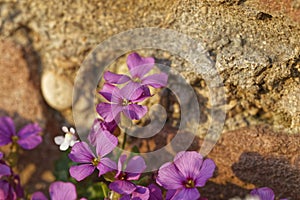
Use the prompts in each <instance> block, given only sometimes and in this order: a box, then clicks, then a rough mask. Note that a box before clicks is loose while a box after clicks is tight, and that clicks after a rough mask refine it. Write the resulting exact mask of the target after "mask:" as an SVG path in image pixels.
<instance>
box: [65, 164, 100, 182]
mask: <svg viewBox="0 0 300 200" xmlns="http://www.w3.org/2000/svg"><path fill="white" fill-rule="evenodd" d="M95 168H96V167H95V166H93V165H92V164H82V165H76V166H71V167H70V170H69V172H70V175H71V176H72V177H73V178H75V179H76V180H77V181H81V180H83V179H85V178H86V177H88V176H89V175H91V174H92V173H93V172H94V170H95Z"/></svg>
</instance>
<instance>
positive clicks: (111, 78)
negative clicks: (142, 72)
mask: <svg viewBox="0 0 300 200" xmlns="http://www.w3.org/2000/svg"><path fill="white" fill-rule="evenodd" d="M104 79H105V81H106V82H108V83H113V84H123V83H126V82H128V81H129V80H130V78H129V77H128V76H126V75H120V74H115V73H113V72H110V71H107V72H105V73H104Z"/></svg>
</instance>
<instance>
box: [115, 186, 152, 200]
mask: <svg viewBox="0 0 300 200" xmlns="http://www.w3.org/2000/svg"><path fill="white" fill-rule="evenodd" d="M149 195H150V194H149V189H148V188H146V187H143V186H140V185H137V186H136V188H135V190H134V191H133V192H132V193H131V194H124V195H123V196H122V197H121V198H120V200H131V199H133V200H148V199H149Z"/></svg>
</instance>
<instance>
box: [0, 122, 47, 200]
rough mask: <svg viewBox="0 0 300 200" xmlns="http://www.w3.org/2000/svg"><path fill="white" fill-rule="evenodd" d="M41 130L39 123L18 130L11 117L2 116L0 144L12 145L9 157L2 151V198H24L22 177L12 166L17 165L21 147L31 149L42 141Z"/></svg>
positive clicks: (0, 169)
mask: <svg viewBox="0 0 300 200" xmlns="http://www.w3.org/2000/svg"><path fill="white" fill-rule="evenodd" d="M41 131H42V129H41V128H40V127H39V125H38V124H28V125H26V126H25V127H23V128H22V129H21V130H19V131H18V132H16V128H15V125H14V122H13V120H12V119H11V118H10V117H1V118H0V146H4V145H8V144H10V145H11V152H10V154H9V155H8V156H7V157H4V156H5V155H4V153H2V152H0V199H5V200H6V199H9V200H15V199H19V198H24V191H23V188H22V187H21V184H20V178H19V176H18V175H17V174H15V173H14V172H13V170H12V167H14V166H15V165H16V162H17V159H18V157H17V155H18V151H19V147H21V148H23V149H25V150H31V149H34V148H35V147H36V146H38V145H39V144H40V143H41V142H42V137H41V136H40V135H39V133H40V132H41ZM4 158H5V159H4ZM5 160H7V162H6V161H5Z"/></svg>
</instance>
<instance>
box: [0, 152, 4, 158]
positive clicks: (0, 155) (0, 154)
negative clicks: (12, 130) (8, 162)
mask: <svg viewBox="0 0 300 200" xmlns="http://www.w3.org/2000/svg"><path fill="white" fill-rule="evenodd" d="M3 156H4V154H3V153H2V152H0V160H2V159H3Z"/></svg>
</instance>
